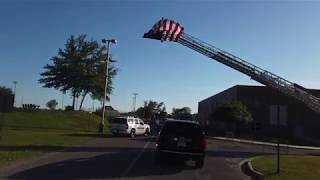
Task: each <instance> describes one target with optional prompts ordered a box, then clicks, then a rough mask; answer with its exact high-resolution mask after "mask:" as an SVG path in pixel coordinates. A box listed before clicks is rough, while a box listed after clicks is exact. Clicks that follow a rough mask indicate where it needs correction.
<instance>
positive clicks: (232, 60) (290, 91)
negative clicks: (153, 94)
mask: <svg viewBox="0 0 320 180" xmlns="http://www.w3.org/2000/svg"><path fill="white" fill-rule="evenodd" d="M163 21H166V20H163V19H162V20H161V21H159V22H160V23H159V22H158V23H157V24H156V25H155V26H154V28H153V29H152V30H150V31H149V32H148V33H146V34H145V36H144V37H146V38H152V39H158V40H162V41H163V39H164V38H163V37H164V35H166V34H167V32H166V31H164V30H163V27H160V28H159V25H160V26H161V25H162V24H163V23H162V22H163ZM172 22H173V21H172ZM164 25H165V24H164ZM178 25H179V24H178ZM164 29H165V28H164ZM167 31H168V30H167ZM159 33H160V34H159ZM150 34H151V36H150ZM174 38H175V40H174V41H176V42H178V43H180V44H182V45H184V46H186V47H188V48H190V49H192V50H195V51H197V52H199V53H201V54H203V55H205V56H208V57H209V58H211V59H213V60H216V61H218V62H220V63H222V64H225V65H226V66H229V67H231V68H233V69H235V70H237V71H240V72H242V73H244V74H246V75H248V76H249V77H251V78H252V79H253V80H255V81H257V82H259V83H261V84H264V85H266V86H268V87H271V88H272V89H275V90H277V91H280V92H281V93H283V94H285V95H288V96H290V97H293V98H295V99H297V100H299V101H300V102H303V103H304V104H306V105H307V106H308V107H309V108H311V109H312V110H314V111H316V112H320V99H319V98H318V97H316V96H314V95H312V94H310V93H309V92H307V89H306V88H304V87H302V86H300V85H298V84H295V83H292V82H290V81H288V80H286V79H284V78H282V77H280V76H277V75H275V74H273V73H271V72H269V71H267V70H264V69H262V68H259V67H257V66H255V65H253V64H251V63H249V62H247V61H245V60H243V59H241V58H239V57H236V56H234V55H232V54H230V53H228V52H225V51H223V50H221V49H218V48H216V47H214V46H212V45H210V44H208V43H205V42H203V41H201V40H199V39H197V38H195V37H192V36H191V35H188V34H186V33H184V32H183V28H182V31H181V33H180V34H179V36H178V37H174Z"/></svg>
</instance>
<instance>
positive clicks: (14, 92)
mask: <svg viewBox="0 0 320 180" xmlns="http://www.w3.org/2000/svg"><path fill="white" fill-rule="evenodd" d="M12 83H13V85H14V86H13V94H14V97H13V106H15V104H16V89H17V84H18V81H13V82H12Z"/></svg>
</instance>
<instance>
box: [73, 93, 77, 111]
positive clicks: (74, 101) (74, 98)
mask: <svg viewBox="0 0 320 180" xmlns="http://www.w3.org/2000/svg"><path fill="white" fill-rule="evenodd" d="M72 97H73V99H72V110H73V111H74V106H75V104H76V92H73V95H72Z"/></svg>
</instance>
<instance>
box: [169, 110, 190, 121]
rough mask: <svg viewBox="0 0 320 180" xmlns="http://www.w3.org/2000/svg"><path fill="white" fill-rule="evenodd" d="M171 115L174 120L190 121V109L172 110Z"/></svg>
mask: <svg viewBox="0 0 320 180" xmlns="http://www.w3.org/2000/svg"><path fill="white" fill-rule="evenodd" d="M171 115H172V118H174V119H181V120H192V114H191V108H190V107H183V108H173V109H172V113H171Z"/></svg>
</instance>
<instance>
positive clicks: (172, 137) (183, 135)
mask: <svg viewBox="0 0 320 180" xmlns="http://www.w3.org/2000/svg"><path fill="white" fill-rule="evenodd" d="M156 147H157V148H156V154H155V162H156V163H159V162H160V161H162V160H163V159H165V158H168V157H169V156H172V157H179V158H182V159H183V160H189V159H191V160H194V161H195V167H196V168H202V167H203V163H204V157H205V148H206V140H205V136H204V133H203V131H202V129H201V127H200V125H199V123H197V122H193V121H183V120H167V121H166V122H165V124H164V125H163V127H162V129H161V131H160V133H159V136H158V139H157V143H156Z"/></svg>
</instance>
